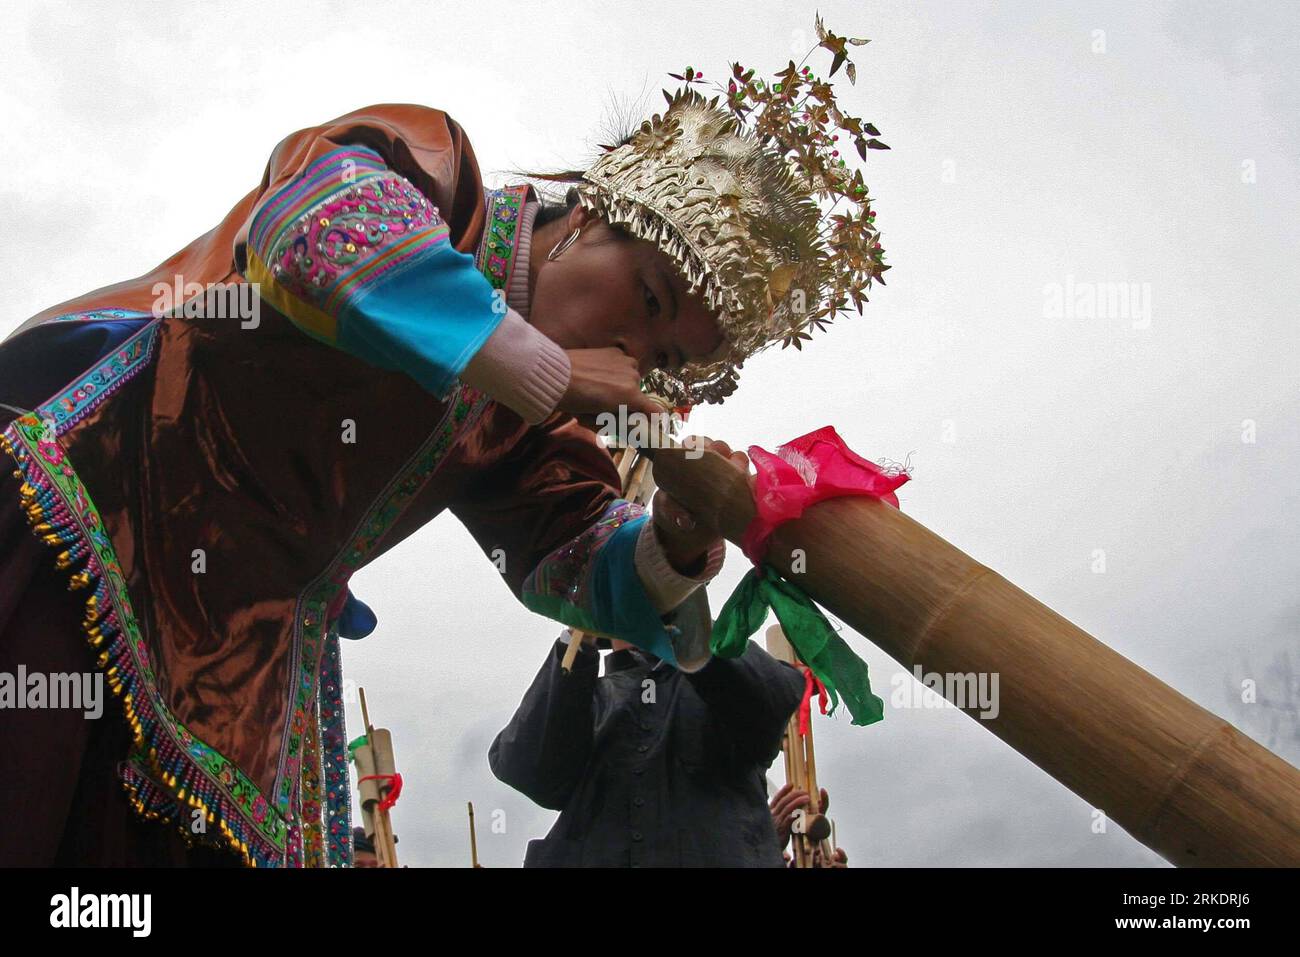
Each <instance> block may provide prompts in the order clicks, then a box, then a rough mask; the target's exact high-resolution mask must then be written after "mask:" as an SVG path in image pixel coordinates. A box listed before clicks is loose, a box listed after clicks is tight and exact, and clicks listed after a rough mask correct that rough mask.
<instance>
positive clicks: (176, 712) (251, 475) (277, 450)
mask: <svg viewBox="0 0 1300 957" xmlns="http://www.w3.org/2000/svg"><path fill="white" fill-rule="evenodd" d="M345 144H364V145H366V146H369V147H370V148H372V149H374V150H375V151H377V152H378V153H379V154H380V155H381V156H382V157H383V158H384V160H385V162H386V163H387V164H388V165H389V166H390V167H391V168H393V169H394V170H396V171H397V172H399V173H400V174H401V175H403V176H405V177H406V178H407V179H408V180H409V181H410V182H411V183H413V184H414V185H415V186H416V187H418V189H419V190H420V191H421V192H422V193H423V194H424V195H425V196H427V197H428V199H429V200H430V201H431V202H432V203H433V204H434V205H435V206H436V207H437V208H438V209H439V210H440V211H441V215H442V217H443V219H444V220H445V221H446V222H447V224H448V226H449V227H450V236H451V241H452V243H453V244H454V246H455V247H456V249H458V250H459V251H461V252H464V253H470V254H480V255H481V252H482V251H481V249H480V247H481V245H482V243H483V241H484V237H485V231H486V230H487V228H488V226H489V217H490V216H491V211H490V208H489V206H488V204H487V203H485V195H484V188H483V183H482V178H481V175H480V172H479V169H478V166H477V164H476V161H475V157H474V153H473V150H472V148H471V146H470V143H469V141H468V139H467V138H466V136H465V134H464V131H463V130H462V129H461V127H460V126H459V125H458V124H457V123H456V122H455V121H453V120H452V118H451V117H449V116H447V114H446V113H444V112H442V111H440V110H436V109H431V108H427V107H422V106H413V105H386V106H374V107H369V108H366V109H363V110H359V111H357V112H355V113H350V114H348V115H346V116H343V117H340V118H339V119H336V120H334V121H332V122H329V123H326V124H324V125H322V126H318V127H315V128H311V129H305V130H300V131H299V132H296V133H294V134H292V135H290V136H288V137H287V138H285V139H284V140H283V141H282V142H281V143H280V144H279V145H278V146H276V148H275V150H274V152H273V153H272V155H271V158H270V162H269V163H268V164H267V167H266V171H265V174H264V175H263V177H262V181H261V183H260V184H259V185H258V186H257V187H256V188H255V189H253V190H252V191H251V192H250V193H248V195H247V196H245V197H244V198H243V199H241V200H240V201H239V202H238V203H237V204H236V205H235V206H234V208H232V209H231V211H230V213H229V214H228V215H227V216H226V218H225V219H224V220H223V221H222V222H221V223H220V224H219V225H218V226H216V227H215V228H214V229H212V230H211V231H210V232H208V233H206V234H205V235H203V236H201V237H200V238H198V239H197V240H195V241H194V242H193V243H191V244H190V245H188V246H186V247H185V248H184V249H182V250H180V251H179V252H177V253H176V254H175V255H174V256H172V257H170V258H169V259H167V260H166V261H165V262H163V263H162V264H160V265H159V266H158V267H157V268H156V269H154V270H152V271H151V272H149V273H147V274H146V275H143V276H140V277H138V278H136V279H132V280H128V281H126V282H122V283H118V284H116V285H113V286H109V287H106V288H103V289H99V290H96V291H95V292H92V293H90V294H88V295H85V296H82V297H80V298H78V299H75V300H71V301H69V302H65V303H62V304H60V305H58V306H55V307H53V308H51V309H48V310H46V311H45V312H43V313H41V314H40V315H38V316H36V317H34V318H33V319H32V320H30V321H29V322H27V323H26V324H24V326H22V327H21V328H20V330H19V331H18V332H17V333H15V335H14V336H11V337H10V339H9V340H7V341H6V342H5V343H4V345H3V347H2V348H5V349H14V350H27V351H29V352H30V354H31V355H32V356H34V357H39V356H40V354H41V352H40V350H41V344H42V341H43V339H44V338H46V337H48V336H50V335H52V333H51V330H53V329H56V327H58V326H60V325H61V323H63V322H67V321H69V320H67V319H60V318H58V317H66V316H68V315H70V314H76V315H78V316H83V317H84V316H85V314H87V313H92V312H94V311H96V310H103V309H127V310H132V309H133V310H140V311H142V312H143V311H148V310H150V308H151V305H152V304H153V303H154V302H155V300H156V299H157V294H156V292H155V289H154V287H155V284H156V283H165V284H171V283H172V282H173V279H174V277H175V276H177V275H181V276H183V277H184V278H185V280H186V281H187V282H189V281H194V282H198V283H200V284H206V283H213V282H224V283H229V284H237V283H241V282H243V277H242V275H241V270H242V268H243V266H244V264H245V261H244V258H243V257H244V255H245V244H246V238H247V230H248V223H249V219H250V214H251V213H252V212H253V210H254V209H255V207H256V204H257V202H258V199H259V197H262V196H263V195H266V194H267V193H268V191H269V190H274V189H275V188H277V187H279V186H281V185H283V184H285V183H286V182H288V181H289V180H290V179H291V178H293V177H294V176H295V175H296V174H297V173H299V172H300V171H301V170H303V169H304V167H305V166H306V165H307V164H309V163H311V162H312V161H313V160H314V159H316V158H317V157H319V156H321V155H322V154H324V153H327V152H329V151H330V150H333V149H336V148H337V147H339V146H341V145H345ZM518 188H519V189H526V187H518ZM528 195H529V196H530V197H531V193H530V194H528ZM509 268H511V269H513V268H515V267H514V263H513V262H511V263H510V267H509ZM518 268H527V264H526V263H520V264H519V266H518ZM501 284H502V285H504V283H501ZM71 321H74V322H77V321H82V322H85V321H93V320H87V319H84V318H83V319H73V320H71ZM152 329H153V331H152V333H151V335H150V336H148V337H146V338H145V339H141V338H140V337H135V338H134V339H133V340H132V341H131V342H130V343H127V344H126V345H125V346H124V347H123V348H122V350H120V351H119V353H118V354H117V355H116V356H115V357H114V359H113V361H112V362H111V363H109V364H108V365H105V366H102V367H98V368H97V370H91V372H89V373H87V374H86V377H85V378H84V379H83V380H80V381H74V382H72V383H69V384H68V385H66V386H64V387H62V388H61V390H60V394H61V395H63V396H64V400H65V407H66V408H67V409H70V410H74V411H75V413H76V414H75V415H69V416H68V418H67V419H66V420H65V421H64V422H63V423H62V424H60V425H59V426H58V430H57V432H58V434H57V441H52V440H51V439H50V436H49V433H48V431H47V432H46V433H45V434H44V436H43V435H42V433H41V430H40V427H39V426H35V427H33V426H32V425H31V423H32V421H33V420H32V419H31V418H29V419H28V420H27V423H28V427H27V428H26V430H25V431H22V432H15V431H13V426H11V429H10V432H9V433H7V434H8V435H9V437H10V440H11V441H10V445H11V446H17V447H16V448H11V453H12V454H14V455H15V456H16V457H17V458H18V459H19V461H20V464H21V465H22V466H23V469H24V474H25V476H26V480H27V483H28V484H27V485H26V486H24V488H25V491H24V495H25V499H24V504H25V506H26V507H27V508H28V510H29V514H30V515H32V517H33V521H34V522H36V521H40V522H41V523H43V524H44V526H45V528H44V532H43V534H45V535H46V537H47V541H50V543H51V545H52V546H54V547H55V548H56V549H58V548H65V546H66V548H65V550H64V551H63V553H62V556H61V558H60V563H61V564H65V565H69V566H70V567H71V568H76V567H78V565H77V561H79V560H82V559H83V556H84V554H86V553H89V552H93V553H94V554H93V555H91V557H90V558H89V565H87V566H86V569H85V573H84V574H85V578H86V580H87V583H88V586H89V588H90V590H91V591H93V594H92V595H91V600H90V601H89V603H88V605H87V630H88V633H89V635H90V639H91V641H92V643H95V644H96V647H97V650H98V651H99V652H100V653H101V659H100V663H101V665H102V666H104V667H105V668H107V669H111V670H110V675H109V677H110V682H112V683H115V684H114V687H115V690H117V691H118V693H119V695H120V696H121V697H122V698H123V700H124V702H125V707H126V710H127V714H128V718H129V719H130V721H131V722H132V726H133V728H134V730H135V733H136V748H135V750H134V751H133V753H132V754H131V755H130V756H126V760H125V761H124V762H123V765H122V768H121V773H122V777H123V779H124V781H125V782H126V784H127V787H128V790H129V792H130V793H131V794H132V799H133V800H134V801H135V802H136V805H137V807H138V809H139V810H140V811H141V812H142V813H145V814H150V815H160V816H163V817H172V818H174V819H176V820H177V822H178V823H179V824H181V825H182V826H185V825H187V824H188V823H189V817H188V816H187V815H188V810H187V808H188V807H192V806H197V807H200V808H202V809H203V810H204V813H205V814H207V815H208V817H209V819H210V820H211V821H212V823H211V825H210V830H211V831H213V832H214V833H215V835H216V836H217V837H218V838H219V839H220V840H221V841H222V842H223V843H225V844H228V845H230V846H232V847H234V848H236V849H237V850H238V851H239V852H240V853H242V854H243V855H244V857H245V859H246V860H248V861H250V862H252V863H256V864H263V865H279V864H290V865H294V864H307V865H312V864H323V863H327V862H329V863H342V862H345V861H346V859H347V855H348V853H349V852H348V848H350V844H349V843H348V841H349V836H348V835H349V834H350V821H348V820H347V819H346V815H347V813H348V809H347V806H346V798H347V795H346V792H347V790H348V781H347V766H346V757H345V754H344V750H343V742H342V741H341V740H339V738H340V736H341V735H342V730H341V707H340V705H339V703H338V700H337V690H338V689H337V687H335V685H337V681H338V671H337V664H338V662H337V657H338V653H337V639H336V638H335V637H334V636H333V635H331V629H330V625H331V623H332V622H333V620H334V618H335V616H336V615H337V614H338V612H339V610H340V608H341V606H342V603H343V600H344V598H345V597H346V584H347V579H348V576H349V575H350V574H352V572H354V571H355V570H356V569H357V568H359V567H361V566H363V565H365V564H367V563H368V562H370V561H372V560H373V559H374V558H376V557H377V556H378V555H381V554H382V553H383V552H384V551H385V550H387V549H388V548H390V547H391V546H393V545H394V544H396V543H397V542H399V541H401V540H402V539H403V538H405V537H406V536H407V535H409V534H411V533H412V532H413V531H415V530H416V529H418V528H419V527H420V526H422V525H424V524H425V523H426V522H428V521H429V520H431V519H432V518H434V517H435V516H436V515H438V514H439V513H440V512H442V511H443V510H444V509H450V510H451V511H452V512H454V513H455V514H456V515H457V517H458V518H460V520H461V521H462V522H464V523H465V525H466V526H467V527H468V529H469V531H470V532H471V533H472V534H473V535H474V537H475V538H476V540H477V541H478V543H479V544H480V545H481V546H482V548H483V549H484V551H485V552H487V553H489V554H491V553H493V551H494V550H495V549H498V548H499V549H502V550H503V551H504V554H505V555H506V556H507V562H506V571H505V573H504V575H503V577H504V579H505V581H506V583H507V585H508V586H509V587H510V589H511V590H512V591H513V592H514V593H515V594H516V596H517V595H518V593H519V588H520V584H521V582H522V581H523V579H524V578H525V576H526V575H527V574H528V573H529V571H530V570H531V569H533V568H534V567H535V566H537V564H538V563H539V561H540V560H541V559H542V558H543V557H545V556H546V555H548V554H550V553H551V552H552V551H553V550H555V549H556V548H558V547H559V546H561V545H562V544H564V543H565V542H567V541H569V540H571V539H574V538H575V537H576V536H578V535H579V534H580V533H582V532H583V530H584V529H587V528H589V527H591V526H592V525H593V524H594V523H596V522H597V521H598V520H599V519H601V516H602V515H603V514H605V512H606V509H608V508H609V507H610V505H611V503H612V502H614V500H615V499H617V498H618V496H619V487H620V486H619V480H618V475H617V472H616V470H615V468H614V465H613V463H612V460H611V458H610V456H609V454H608V452H607V451H606V450H605V448H604V447H603V445H602V444H601V443H600V442H599V440H598V439H597V437H596V436H595V435H594V434H593V433H592V432H590V431H589V430H587V429H585V428H583V427H582V426H581V425H579V423H578V422H577V421H576V420H575V419H574V418H573V417H571V416H569V415H567V414H563V413H555V414H552V415H551V416H550V418H548V419H547V420H546V421H544V422H542V423H541V424H540V425H537V426H534V427H531V428H530V427H528V426H527V425H526V424H525V423H524V421H523V420H522V419H521V418H520V417H519V416H518V415H517V414H515V413H514V412H513V411H511V410H509V409H508V408H506V407H504V406H502V405H500V404H498V403H496V402H494V401H492V400H490V399H489V398H488V397H487V396H485V395H483V394H481V393H478V392H476V391H475V390H473V389H470V388H468V387H466V386H463V385H462V386H461V387H459V388H458V389H457V390H456V391H454V392H453V393H452V394H451V396H450V397H449V398H448V399H446V400H445V401H440V400H438V399H437V398H435V397H434V396H432V395H431V394H430V393H428V392H426V391H424V390H423V389H421V388H420V387H419V386H418V385H416V384H415V382H414V381H413V380H411V379H409V378H407V377H406V376H405V375H403V374H401V373H398V372H388V371H384V370H381V369H378V368H375V367H373V366H371V365H368V364H367V363H365V362H364V361H362V360H360V359H358V358H355V357H353V356H352V355H349V354H348V353H346V352H343V351H341V350H339V349H335V348H331V347H330V346H328V345H325V344H322V343H321V342H318V341H316V340H314V339H312V338H310V337H309V336H307V335H304V334H303V332H302V331H301V330H300V329H298V328H296V327H295V326H294V325H293V324H292V323H290V322H289V321H288V319H286V318H285V317H284V316H283V315H281V314H279V313H277V312H276V311H275V310H274V309H273V308H271V307H270V305H269V304H267V303H263V304H262V306H261V317H260V325H259V326H258V328H256V329H255V330H250V329H242V328H240V325H239V323H238V322H237V321H234V320H230V319H205V318H183V317H178V316H165V317H163V318H161V319H159V320H158V321H157V322H156V323H154V324H153V327H152ZM34 361H35V360H34ZM109 366H112V368H111V369H110V368H109ZM106 370H107V371H106ZM78 390H80V391H78ZM0 391H2V390H0ZM0 399H3V396H0ZM35 401H39V399H33V400H32V402H33V403H34V402H35ZM33 407H35V406H34V405H33ZM345 420H350V421H351V422H352V423H353V424H354V430H355V435H356V436H357V437H358V438H357V441H356V442H355V443H350V444H349V443H345V442H343V441H341V440H340V435H341V430H342V428H343V423H344V421H345ZM47 428H48V427H47ZM20 440H21V441H20ZM50 501H54V502H55V504H54V505H51V504H49V503H50ZM60 503H65V505H61V504H60ZM60 509H62V510H60ZM38 534H42V531H41V529H40V528H38ZM197 550H201V551H202V555H203V560H204V563H205V565H206V568H205V570H204V571H203V573H195V572H194V567H195V561H196V559H195V556H196V554H198V552H197ZM69 553H71V554H69ZM52 557H53V556H52ZM74 584H75V582H74ZM327 692H329V694H327ZM340 789H341V791H342V792H343V794H342V796H341V797H340V796H339V795H338V794H334V795H333V799H331V797H330V794H331V793H332V792H334V791H337V790H340ZM340 802H342V803H340Z"/></svg>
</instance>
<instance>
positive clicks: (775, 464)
mask: <svg viewBox="0 0 1300 957" xmlns="http://www.w3.org/2000/svg"><path fill="white" fill-rule="evenodd" d="M748 452H749V460H750V461H751V462H753V463H754V469H755V471H756V472H757V473H758V478H757V481H756V484H755V488H754V504H755V506H757V509H758V512H757V514H756V515H755V516H754V520H753V521H752V522H750V524H749V527H748V528H747V529H746V530H745V534H744V537H743V538H742V539H741V549H742V551H744V553H745V555H746V556H747V557H748V558H749V560H750V561H751V562H753V563H754V564H755V565H758V564H760V563H761V562H762V561H763V556H764V554H765V553H766V551H767V540H768V539H769V538H770V537H771V535H772V532H773V531H775V530H776V527H777V526H778V525H780V524H781V523H782V522H788V521H790V520H791V519H794V518H798V517H799V516H800V515H802V514H803V512H804V509H806V508H807V507H808V506H810V505H815V504H816V503H817V502H820V501H822V500H824V499H828V498H837V497H839V496H841V495H870V496H873V497H875V498H878V499H880V500H881V501H883V502H887V503H888V504H890V505H892V506H893V507H894V508H898V497H897V496H896V495H894V490H895V489H897V488H898V487H899V486H900V485H902V484H903V483H904V482H906V481H907V480H908V478H909V476H908V475H907V473H906V472H901V471H900V472H898V473H892V474H891V473H890V472H887V471H885V470H884V469H882V468H881V467H880V466H878V465H876V464H875V463H874V462H869V461H867V460H866V459H864V458H863V457H862V456H860V455H858V454H857V453H856V452H854V451H853V450H852V449H851V448H849V447H848V446H847V445H845V444H844V440H843V439H842V438H840V436H839V433H837V432H836V431H835V428H834V427H833V426H830V425H825V426H822V427H821V428H820V429H817V430H816V431H813V432H809V433H808V434H807V435H801V436H799V437H798V438H797V439H791V440H790V441H789V442H786V443H785V444H784V445H780V446H777V449H776V452H775V453H772V452H769V451H767V450H766V449H764V448H761V447H760V446H757V445H751V446H750V447H749V449H748Z"/></svg>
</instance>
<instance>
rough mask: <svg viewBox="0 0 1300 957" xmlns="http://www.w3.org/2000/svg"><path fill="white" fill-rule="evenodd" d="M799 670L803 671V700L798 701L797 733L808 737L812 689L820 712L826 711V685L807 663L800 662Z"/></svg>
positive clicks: (810, 721)
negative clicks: (815, 693)
mask: <svg viewBox="0 0 1300 957" xmlns="http://www.w3.org/2000/svg"><path fill="white" fill-rule="evenodd" d="M799 670H800V671H802V672H803V700H802V701H800V702H799V735H800V737H804V738H806V737H808V726H809V725H810V724H811V723H812V696H813V691H816V692H817V704H818V706H819V707H820V708H821V711H822V714H825V713H826V686H825V685H824V684H822V683H821V681H819V680H818V678H817V676H816V675H815V674H813V673H812V669H811V668H809V667H808V666H807V665H803V664H801V665H800V666H799Z"/></svg>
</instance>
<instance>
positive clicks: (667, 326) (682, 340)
mask: <svg viewBox="0 0 1300 957" xmlns="http://www.w3.org/2000/svg"><path fill="white" fill-rule="evenodd" d="M550 225H552V224H548V226H550ZM553 227H554V228H552V229H550V230H546V229H545V228H544V229H543V230H541V231H539V233H538V234H537V235H536V236H535V238H534V245H533V248H532V253H531V256H530V259H531V260H532V263H530V268H532V269H533V290H532V299H531V301H530V303H529V314H528V318H529V322H531V323H532V325H533V326H535V327H536V328H537V329H538V330H539V331H541V332H543V333H545V334H546V335H548V336H549V337H550V338H551V339H553V340H554V341H555V342H556V343H558V344H559V345H560V346H561V347H563V348H565V349H599V348H604V347H608V346H614V347H617V348H621V349H623V351H625V352H626V353H627V354H628V355H630V356H632V357H634V358H635V359H636V360H637V364H638V367H639V368H640V371H641V374H642V375H643V376H644V375H646V374H647V373H649V372H650V371H651V370H652V369H656V368H661V369H666V370H668V371H670V372H671V371H672V370H674V369H677V368H679V367H680V366H681V365H682V364H683V363H685V362H687V361H689V360H698V359H703V358H705V357H706V356H708V355H709V354H710V353H712V352H713V351H714V350H716V349H717V348H718V347H719V346H720V345H721V344H722V342H723V336H722V331H721V329H720V328H719V326H718V323H717V321H716V320H715V319H714V317H713V315H712V313H711V312H710V310H709V309H708V307H707V306H706V304H705V302H704V300H703V299H702V298H701V297H700V296H699V294H698V293H696V294H693V295H690V296H688V295H687V294H686V283H685V282H684V281H683V280H682V278H681V277H680V276H679V275H678V273H677V271H676V269H675V268H674V267H673V264H672V260H671V259H669V258H668V256H667V255H666V254H665V253H663V252H662V251H660V250H659V249H656V248H655V246H654V244H652V243H650V242H647V241H646V240H643V239H633V238H628V237H627V236H626V234H621V233H618V231H616V230H614V229H612V228H611V227H610V226H609V224H608V223H606V222H605V221H604V220H603V219H601V218H600V217H598V216H594V215H592V214H590V213H588V212H587V211H586V210H584V209H583V208H582V207H580V206H577V207H574V209H572V210H570V212H569V215H568V217H567V219H565V220H560V221H556V222H555V223H554V224H553ZM579 228H580V229H581V233H580V234H579V236H578V239H577V240H576V241H575V242H574V243H573V245H571V246H570V247H569V248H568V249H566V250H564V251H563V252H562V253H560V255H559V256H558V257H557V258H556V259H554V260H548V259H547V258H546V255H547V254H548V253H549V252H550V251H551V248H552V247H553V246H554V244H555V242H556V239H557V238H563V237H564V236H566V235H568V234H569V233H571V232H573V230H574V229H579Z"/></svg>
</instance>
